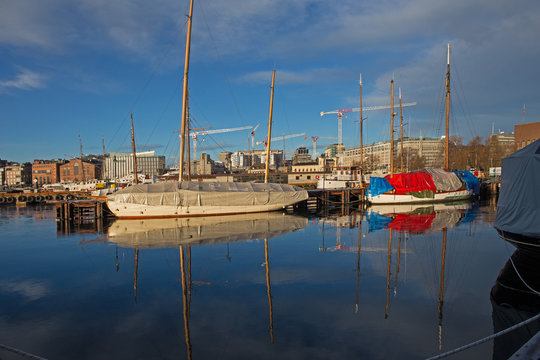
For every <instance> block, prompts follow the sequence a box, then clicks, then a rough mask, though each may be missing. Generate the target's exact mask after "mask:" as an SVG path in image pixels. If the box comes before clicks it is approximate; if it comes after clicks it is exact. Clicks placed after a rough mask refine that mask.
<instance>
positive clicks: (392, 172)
mask: <svg viewBox="0 0 540 360" xmlns="http://www.w3.org/2000/svg"><path fill="white" fill-rule="evenodd" d="M390 104H391V105H390V111H391V112H392V113H391V115H390V119H391V120H390V176H394V115H395V114H394V79H392V81H390Z"/></svg>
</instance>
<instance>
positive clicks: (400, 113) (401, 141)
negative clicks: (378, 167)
mask: <svg viewBox="0 0 540 360" xmlns="http://www.w3.org/2000/svg"><path fill="white" fill-rule="evenodd" d="M399 133H400V134H399V137H400V141H399V143H400V145H401V156H400V160H401V164H400V168H399V171H400V172H403V111H402V109H401V88H399Z"/></svg>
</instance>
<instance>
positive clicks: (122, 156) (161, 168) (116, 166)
mask: <svg viewBox="0 0 540 360" xmlns="http://www.w3.org/2000/svg"><path fill="white" fill-rule="evenodd" d="M136 157H137V172H138V173H139V174H143V175H145V176H148V177H151V176H158V175H161V174H163V173H164V172H165V156H163V155H160V156H156V152H155V151H144V152H138V153H136ZM128 175H133V154H131V153H109V154H107V156H106V158H105V171H104V174H103V179H120V178H123V177H125V176H128Z"/></svg>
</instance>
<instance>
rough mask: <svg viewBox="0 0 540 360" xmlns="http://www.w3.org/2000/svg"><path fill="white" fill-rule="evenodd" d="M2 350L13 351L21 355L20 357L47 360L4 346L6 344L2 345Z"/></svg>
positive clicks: (0, 345)
mask: <svg viewBox="0 0 540 360" xmlns="http://www.w3.org/2000/svg"><path fill="white" fill-rule="evenodd" d="M0 349H4V350H7V351H11V352H13V353H15V354H19V355H22V356H26V357H28V358H30V359H36V360H47V359H45V358H42V357H40V356H37V355H33V354H30V353H27V352H24V351H22V350H19V349H15V348H12V347H11V346H7V345H4V344H0Z"/></svg>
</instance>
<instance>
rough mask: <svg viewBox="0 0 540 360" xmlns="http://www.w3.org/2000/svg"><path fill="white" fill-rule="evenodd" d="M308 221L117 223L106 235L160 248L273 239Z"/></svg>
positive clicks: (263, 217)
mask: <svg viewBox="0 0 540 360" xmlns="http://www.w3.org/2000/svg"><path fill="white" fill-rule="evenodd" d="M307 222H308V220H307V218H304V217H300V216H293V215H285V214H282V213H275V212H274V213H266V214H246V215H228V216H210V217H196V218H178V219H147V220H116V221H115V222H113V223H112V224H111V225H110V227H109V229H108V232H107V237H108V240H109V241H110V242H113V243H115V244H117V245H119V246H122V247H131V248H163V247H178V246H180V245H209V244H216V243H231V242H236V241H247V240H253V239H265V238H273V237H276V236H280V235H284V234H287V233H290V232H293V231H296V230H299V229H303V228H305V227H306V226H307Z"/></svg>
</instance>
